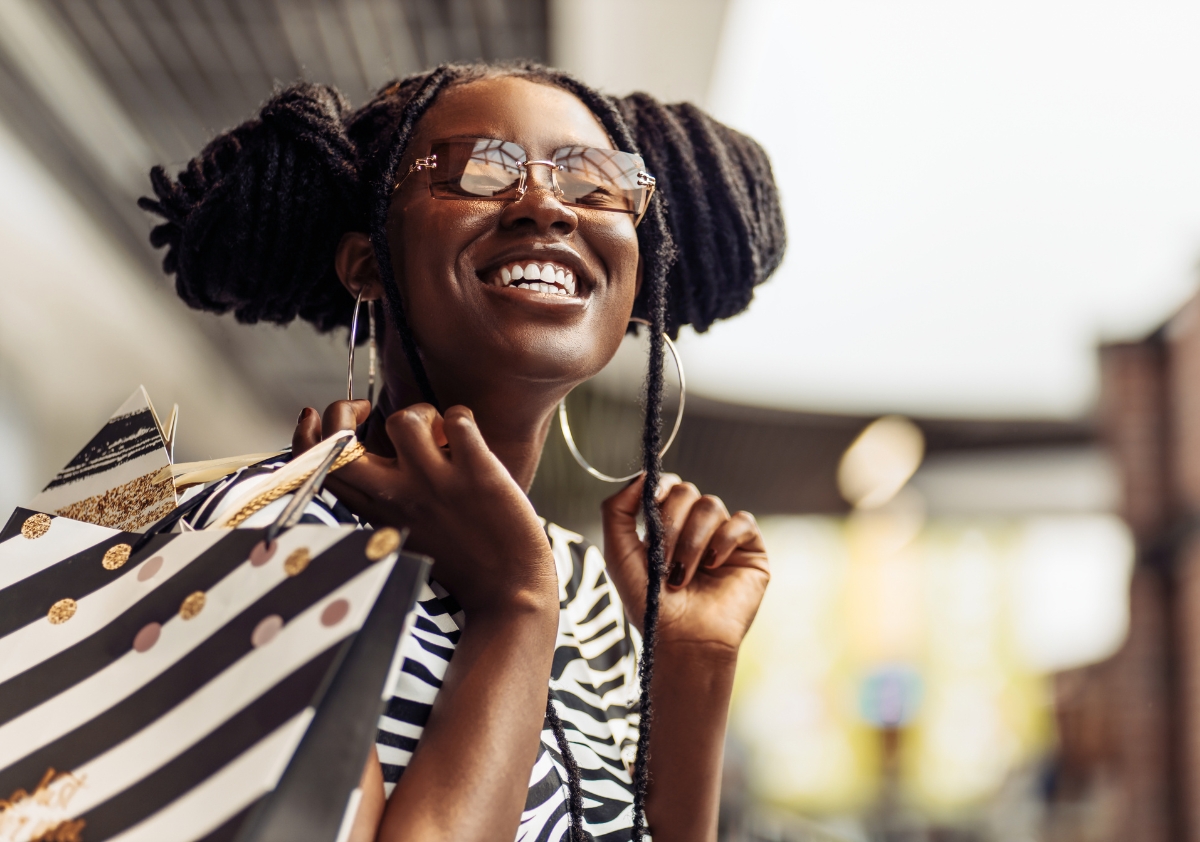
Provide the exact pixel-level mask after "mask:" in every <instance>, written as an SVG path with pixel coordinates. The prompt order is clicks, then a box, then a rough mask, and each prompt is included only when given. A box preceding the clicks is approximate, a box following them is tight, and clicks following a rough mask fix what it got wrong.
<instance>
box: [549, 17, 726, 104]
mask: <svg viewBox="0 0 1200 842" xmlns="http://www.w3.org/2000/svg"><path fill="white" fill-rule="evenodd" d="M727 5H728V2H727V0H551V2H550V63H551V64H553V65H554V66H556V67H559V68H562V69H563V70H566V71H569V72H570V73H573V74H575V75H576V76H579V77H580V78H581V79H583V80H584V81H585V82H588V83H589V84H591V85H594V86H596V87H598V88H600V89H601V90H603V91H605V92H606V93H610V94H627V93H631V92H633V91H647V92H648V93H651V94H653V95H654V96H656V97H658V98H659V99H663V100H666V101H669V102H675V101H679V100H690V101H692V102H695V103H697V104H700V105H703V104H705V103H706V102H707V100H708V89H709V85H710V83H711V81H712V72H713V62H714V60H715V58H716V53H717V47H718V45H719V43H720V38H721V30H722V27H723V25H724V20H725V8H726V6H727Z"/></svg>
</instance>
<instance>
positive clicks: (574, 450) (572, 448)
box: [558, 316, 687, 482]
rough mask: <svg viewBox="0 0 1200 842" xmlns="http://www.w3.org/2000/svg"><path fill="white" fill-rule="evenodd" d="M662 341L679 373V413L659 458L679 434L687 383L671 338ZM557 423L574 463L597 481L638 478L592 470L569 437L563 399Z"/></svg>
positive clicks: (638, 472)
mask: <svg viewBox="0 0 1200 842" xmlns="http://www.w3.org/2000/svg"><path fill="white" fill-rule="evenodd" d="M629 321H631V322H636V323H637V324H640V325H645V326H646V327H650V322H648V321H646V320H645V319H641V318H638V317H636V316H635V317H634V318H632V319H630V320H629ZM663 341H665V342H666V343H667V349H668V350H670V352H671V357H672V359H674V360H675V370H676V371H678V372H679V411H678V412H677V413H675V426H674V427H672V428H671V435H670V436H668V437H667V443H666V444H664V445H663V449H662V451H661V452H660V453H659V456H660V457H661V456H666V455H667V451H668V450H670V449H671V444H672V443H673V442H674V441H675V435H676V434H677V433H678V432H679V425H680V424H682V423H683V403H684V398H685V397H686V396H687V382H686V381H685V380H684V378H683V361H682V360H681V359H680V358H679V349H678V348H676V347H675V343H674V342H672V341H671V337H669V336H667V335H666V334H664V335H663ZM558 423H559V426H560V427H562V434H563V438H564V439H566V441H567V447H568V448H569V449H570V451H571V455H572V456H574V457H575V461H576V462H578V463H579V467H581V468H583V469H584V470H585V471H587V472H588V473H589V474H591V475H592V476H594V477H595V478H596V479H598V480H603V481H604V482H629V481H630V480H631V479H633V478H635V477H637V476H640V475H641V473H642V472H641V471H635V472H634V473H632V474H630V475H629V476H627V477H612V476H609V475H608V474H606V473H604V472H603V471H598V470H596V469H595V468H593V467H592V466H591V465H590V464H589V463H588V460H587V459H584V458H583V454H582V453H580V452H579V448H578V447H576V445H575V437H574V436H572V435H571V425H570V423H569V422H568V421H567V400H566V398H563V399H562V400H561V401H559V402H558Z"/></svg>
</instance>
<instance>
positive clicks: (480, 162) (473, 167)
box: [429, 138, 525, 199]
mask: <svg viewBox="0 0 1200 842" xmlns="http://www.w3.org/2000/svg"><path fill="white" fill-rule="evenodd" d="M432 152H433V154H434V155H436V156H437V166H435V167H434V168H433V169H432V170H430V173H429V175H430V179H431V180H430V185H431V188H432V190H433V195H434V196H436V197H438V198H440V199H496V198H500V197H501V194H502V193H507V192H508V191H510V190H512V189H514V188H515V187H516V186H517V182H518V181H520V179H521V168H520V163H521V162H522V161H524V160H525V150H524V149H522V148H521V147H520V146H517V144H515V143H509V142H507V141H504V140H492V139H490V138H479V139H477V140H439V141H437V142H435V143H434V144H433V149H432Z"/></svg>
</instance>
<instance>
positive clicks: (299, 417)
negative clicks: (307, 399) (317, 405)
mask: <svg viewBox="0 0 1200 842" xmlns="http://www.w3.org/2000/svg"><path fill="white" fill-rule="evenodd" d="M306 412H308V407H307V406H306V407H304V409H302V410H300V414H299V415H297V416H296V423H297V424H299V423H300V422H301V421H303V420H304V413H306Z"/></svg>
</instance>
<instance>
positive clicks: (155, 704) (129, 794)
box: [0, 509, 429, 842]
mask: <svg viewBox="0 0 1200 842" xmlns="http://www.w3.org/2000/svg"><path fill="white" fill-rule="evenodd" d="M264 531H265V530H260V529H233V530H224V529H217V530H204V531H198V532H184V533H178V534H158V535H153V536H149V537H146V536H141V535H138V534H135V533H131V532H123V531H118V530H115V529H110V528H106V527H102V526H98V525H96V524H90V523H84V522H81V521H75V520H72V519H69V518H64V517H53V516H49V515H47V514H44V513H37V512H34V511H32V510H29V509H18V510H17V511H16V512H15V513H14V514H13V516H12V518H10V520H9V521H8V524H7V525H6V526H5V527H4V529H3V530H0V799H3V800H0V840H2V842H31V840H35V839H45V840H63V842H67V841H68V840H80V842H101V840H122V842H144V841H145V842H149V840H153V842H171V840H179V841H180V842H189V841H190V840H199V839H205V840H218V839H237V840H239V842H276V840H279V842H282V840H289V842H295V841H297V840H314V842H316V840H321V842H334V840H337V839H338V838H339V833H340V831H342V830H343V829H345V828H348V827H349V822H350V821H351V819H352V818H353V815H354V808H355V806H356V804H357V797H356V795H355V793H356V788H357V784H358V781H359V778H360V775H361V773H362V769H363V764H364V762H365V760H366V758H367V756H368V753H369V752H370V751H371V749H372V746H373V742H374V733H375V723H376V721H377V719H378V716H379V714H380V712H381V710H382V707H383V699H384V695H385V689H386V688H389V687H390V686H391V685H392V684H393V683H394V680H395V675H396V671H397V670H398V669H399V666H400V663H399V659H398V658H397V657H396V652H397V649H398V644H399V641H400V639H401V637H402V635H403V634H404V633H405V624H406V622H408V621H410V618H411V617H412V616H413V612H412V608H413V605H414V602H415V598H416V593H417V591H418V588H419V587H420V585H421V583H422V582H423V581H424V577H425V576H427V573H428V568H429V562H428V559H425V558H423V557H420V556H414V555H410V554H407V553H404V552H401V551H400V547H399V544H400V535H399V534H398V533H397V532H396V531H395V530H391V529H383V530H379V531H371V530H359V529H354V528H352V527H329V526H309V525H301V526H296V527H293V528H291V529H289V530H287V531H285V532H284V533H283V534H281V535H279V536H278V538H277V539H276V540H275V542H274V543H273V544H271V545H269V546H268V545H265V544H264V542H263V534H264ZM139 541H140V542H141V543H140V544H139Z"/></svg>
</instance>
